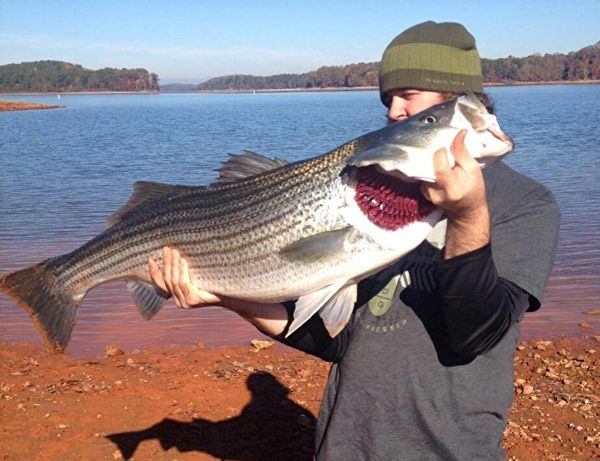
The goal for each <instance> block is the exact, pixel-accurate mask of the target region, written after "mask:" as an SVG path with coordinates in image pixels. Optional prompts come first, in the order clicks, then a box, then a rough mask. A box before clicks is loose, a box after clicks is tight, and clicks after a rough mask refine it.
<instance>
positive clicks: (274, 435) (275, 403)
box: [106, 372, 316, 461]
mask: <svg viewBox="0 0 600 461" xmlns="http://www.w3.org/2000/svg"><path fill="white" fill-rule="evenodd" d="M246 384H247V386H248V389H249V390H250V392H251V394H252V400H251V401H250V403H248V404H247V405H246V406H245V407H244V408H243V409H242V411H241V412H240V414H239V415H238V416H235V417H232V418H229V419H225V420H222V421H216V422H213V421H209V420H207V419H204V418H193V420H192V421H191V422H182V421H176V420H173V419H169V418H165V419H163V420H162V421H161V422H159V423H157V424H155V425H153V426H150V427H148V428H147V429H142V430H139V431H132V432H121V433H115V434H109V435H107V436H106V438H108V439H109V440H111V441H112V442H113V443H115V444H116V445H117V447H118V449H119V450H120V452H121V454H122V456H123V457H124V458H125V459H131V457H132V456H133V455H134V453H135V451H136V450H137V448H138V446H139V445H140V443H142V442H143V441H145V440H153V439H156V440H158V441H159V442H160V444H161V446H162V448H163V450H169V449H170V448H172V447H176V448H177V450H179V451H180V452H189V451H198V452H205V453H208V454H210V455H212V456H214V457H216V458H219V459H230V460H240V461H263V460H265V461H266V460H294V461H304V460H306V461H308V460H312V459H313V455H312V453H313V443H314V436H315V423H316V419H315V417H314V416H313V415H312V413H311V412H310V411H308V410H307V409H306V408H304V407H302V406H300V405H298V404H296V403H295V402H293V401H292V400H290V399H289V398H288V395H289V393H290V390H289V389H288V388H287V387H285V386H284V385H282V384H281V383H280V382H279V381H278V380H277V379H276V378H275V377H274V376H273V375H271V374H270V373H263V372H259V373H253V374H251V375H250V376H248V378H247V380H246Z"/></svg>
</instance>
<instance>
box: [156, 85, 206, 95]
mask: <svg viewBox="0 0 600 461" xmlns="http://www.w3.org/2000/svg"><path fill="white" fill-rule="evenodd" d="M196 86H198V84H197V83H166V84H163V85H161V86H160V92H161V93H189V92H192V91H194V90H195V89H196Z"/></svg>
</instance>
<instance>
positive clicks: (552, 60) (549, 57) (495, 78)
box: [196, 42, 600, 91]
mask: <svg viewBox="0 0 600 461" xmlns="http://www.w3.org/2000/svg"><path fill="white" fill-rule="evenodd" d="M482 71H483V78H484V82H486V83H496V84H498V83H502V84H514V83H520V82H527V83H531V82H561V81H582V80H583V81H585V80H600V42H598V43H596V44H595V45H591V46H587V47H585V48H582V49H580V50H579V51H573V52H570V53H568V54H560V53H554V54H544V55H541V54H534V55H531V56H526V57H524V58H517V57H514V56H509V57H507V58H499V59H485V58H484V59H482ZM378 73H379V63H378V62H370V63H358V64H349V65H345V66H323V67H320V68H319V69H317V70H314V71H311V72H307V73H304V74H279V75H272V76H268V77H260V76H254V75H226V76H221V77H216V78H212V79H210V80H207V81H206V82H204V83H201V84H199V85H198V86H197V87H196V90H199V91H210V90H216V91H218V90H220V91H224V90H225V91H226V90H264V89H310V88H352V87H362V86H377V85H378Z"/></svg>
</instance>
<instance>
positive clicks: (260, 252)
mask: <svg viewBox="0 0 600 461" xmlns="http://www.w3.org/2000/svg"><path fill="white" fill-rule="evenodd" d="M465 107H468V108H469V110H465V109H464V108H465ZM423 114H425V115H424V116H420V117H412V118H410V119H407V120H405V121H403V122H399V123H396V124H393V125H389V126H387V127H385V128H383V129H381V130H377V131H374V132H371V133H368V134H366V135H364V136H362V137H359V138H357V139H354V140H352V141H350V142H348V143H346V144H344V145H342V146H340V147H338V148H337V149H334V150H332V151H330V152H329V153H327V154H325V155H322V156H318V157H314V158H312V159H308V160H304V161H300V162H296V163H293V164H288V165H286V164H284V162H282V161H279V160H276V159H275V160H274V159H268V158H266V157H262V156H260V155H258V154H254V153H250V152H247V153H245V154H243V155H240V156H232V158H231V159H230V161H228V162H226V163H225V165H224V166H223V168H222V170H221V182H219V183H218V184H215V185H210V186H197V187H194V186H177V185H167V184H157V183H147V182H146V183H144V182H140V183H136V184H135V186H134V193H133V194H132V196H131V198H130V199H129V201H128V202H127V203H126V204H125V205H124V206H123V207H122V208H121V209H120V210H118V211H117V212H116V213H115V214H114V215H112V216H111V217H109V219H108V221H107V224H108V227H107V229H106V230H105V231H104V232H103V233H101V234H99V235H98V236H96V237H95V238H93V239H92V240H90V241H89V242H87V243H85V244H84V245H82V246H81V247H79V248H77V249H76V250H74V251H72V252H71V253H68V254H65V255H62V256H58V257H56V258H51V259H48V260H46V261H43V262H41V263H39V264H38V265H35V266H32V267H30V268H26V269H23V270H20V271H17V272H14V273H12V274H8V275H5V276H3V277H2V278H0V291H2V292H3V293H5V294H7V295H8V296H9V297H10V298H11V299H13V300H14V301H15V302H16V303H17V304H19V305H20V306H22V307H24V308H25V309H26V310H27V311H28V312H29V313H30V314H31V315H32V318H33V319H34V322H35V323H36V325H37V326H38V327H39V328H40V329H41V330H42V332H43V334H44V336H45V337H46V338H47V339H48V340H49V342H50V344H51V345H52V346H53V347H54V348H55V349H57V350H63V349H64V347H65V346H66V345H67V343H68V341H69V339H70V336H71V332H72V329H73V325H74V324H75V321H76V318H77V312H78V308H79V305H80V304H81V302H82V300H83V298H84V297H85V295H86V293H87V292H88V291H89V290H90V289H92V288H93V287H95V286H97V285H100V284H103V283H106V282H108V281H111V280H118V279H126V280H129V283H128V287H129V289H130V291H131V293H132V296H133V298H134V302H135V303H136V305H137V306H138V308H139V310H140V313H141V314H142V315H143V316H144V318H146V319H148V318H151V317H152V316H153V315H155V314H156V312H158V311H159V310H160V308H161V307H162V305H163V304H164V302H165V301H166V295H165V293H163V292H161V291H160V290H157V289H156V288H155V287H153V286H152V285H151V284H150V277H149V272H148V260H149V258H155V259H157V260H160V259H161V254H162V249H163V247H165V246H167V245H174V246H176V247H177V248H179V249H180V251H181V252H182V254H183V255H184V257H185V258H186V259H187V261H188V263H189V268H190V275H191V278H192V280H193V281H194V282H196V283H197V284H198V285H199V286H201V287H202V288H203V289H205V290H207V291H210V292H214V293H215V294H219V295H226V296H228V297H232V298H239V299H245V300H248V301H255V302H280V301H286V300H297V301H296V311H295V313H294V321H293V322H292V324H291V325H290V327H289V329H288V332H289V334H291V333H292V332H293V331H295V330H296V329H297V328H298V327H299V326H300V325H302V324H303V323H304V322H305V321H306V320H308V318H310V316H312V315H313V314H314V313H315V312H317V311H318V312H320V315H321V316H322V317H323V321H324V324H325V326H326V328H327V329H328V331H329V332H330V334H331V335H332V336H335V335H336V334H337V333H338V332H339V331H340V330H341V328H343V326H344V325H345V324H346V322H347V321H348V319H349V318H350V315H351V313H352V308H353V306H354V301H355V300H356V284H357V283H358V281H359V280H361V279H362V278H364V277H367V276H368V275H370V274H372V273H374V272H376V271H378V270H380V269H381V268H383V267H385V266H386V265H388V264H389V263H391V262H393V261H395V260H397V259H398V258H400V257H401V256H402V255H404V254H406V253H407V252H408V251H410V250H411V249H413V248H414V247H416V246H417V245H418V244H419V243H420V242H421V241H422V240H423V239H424V238H425V237H426V236H427V234H428V232H429V231H430V229H431V228H432V227H433V225H434V224H435V222H436V221H437V220H438V219H439V216H440V215H441V211H439V210H434V209H433V207H432V210H431V211H432V212H431V213H430V214H427V216H420V214H423V215H425V214H426V213H420V214H419V213H406V215H407V216H408V217H407V218H406V220H405V221H406V222H403V225H402V226H399V228H398V229H394V230H389V229H385V228H383V227H380V226H379V225H378V219H379V218H378V219H373V222H372V218H373V216H375V215H378V214H379V212H378V211H374V210H371V211H369V212H364V210H361V208H360V207H359V204H358V203H357V199H358V201H359V202H360V201H361V200H363V199H364V197H363V198H360V197H361V195H360V193H357V192H356V191H357V190H358V189H359V188H360V187H359V188H358V189H357V187H358V186H357V185H359V179H360V175H359V174H358V171H361V169H363V168H364V167H370V168H372V167H371V165H380V166H381V167H382V168H383V169H384V170H385V169H387V170H397V171H398V172H401V173H402V174H404V175H406V176H408V177H411V176H410V175H411V174H412V173H410V171H413V170H414V171H416V172H417V174H418V175H420V177H427V176H428V175H429V177H431V174H432V173H431V171H432V168H433V167H432V156H433V152H435V150H436V149H438V148H439V147H440V145H441V146H442V147H443V146H446V147H449V145H450V142H451V141H452V139H453V138H454V136H456V134H457V133H458V132H459V130H460V129H462V128H466V129H468V130H470V131H469V132H470V133H473V136H475V138H473V139H474V140H478V139H479V138H481V142H482V145H483V144H484V140H485V142H489V140H488V138H486V136H488V133H486V128H485V126H487V125H489V126H490V127H491V128H490V130H489V131H490V133H491V132H492V131H493V132H494V133H495V134H494V136H496V137H498V133H500V134H501V135H502V136H505V135H504V134H503V133H502V132H501V131H500V130H499V128H498V127H497V125H496V124H495V118H494V117H493V116H490V115H489V114H487V111H485V108H482V106H481V104H480V103H478V101H477V100H476V99H475V98H474V97H472V96H465V97H461V98H458V99H456V100H453V101H449V102H447V103H444V104H440V105H438V106H435V107H433V108H431V109H429V110H428V111H425V112H424V113H423ZM461 117H462V118H461ZM490 117H491V118H490ZM431 120H435V121H436V124H434V125H431V123H430V121H431ZM482 121H483V122H485V123H483V122H482ZM486 124H487V125H486ZM474 126H477V127H478V128H477V129H475V128H474ZM482 126H484V128H481V127H482ZM502 136H501V137H502ZM484 138H485V139H484ZM507 139H509V138H507ZM507 139H500V141H499V142H498V145H497V146H496V147H495V148H494V149H488V150H489V152H487V153H486V154H485V155H484V156H485V157H498V156H501V155H503V154H505V153H506V152H508V151H509V150H510V149H511V148H512V142H509V141H507ZM415 152H418V153H419V155H415ZM373 171H375V170H373ZM378 174H381V175H382V177H381V178H379V177H377V175H378ZM370 175H371V176H370V177H371V179H372V184H374V185H375V186H376V188H377V190H380V189H381V190H384V193H385V197H386V200H389V203H398V204H401V205H402V204H406V199H404V198H402V197H400V196H398V191H400V190H402V189H401V188H398V187H396V185H397V184H396V183H394V181H401V180H400V179H398V178H396V177H391V176H388V175H387V174H385V173H382V172H378V173H373V172H371V173H370ZM361 187H362V186H361ZM369 187H370V186H369ZM363 189H364V188H363ZM364 190H367V189H364ZM378 193H379V192H378ZM382 196H383V195H382ZM363 201H364V200H363ZM361 203H362V202H361ZM361 206H364V203H362V205H361ZM408 208H410V207H408ZM415 211H416V210H415ZM369 214H371V216H369ZM389 219H391V218H389ZM389 219H388V220H389ZM379 221H380V220H379Z"/></svg>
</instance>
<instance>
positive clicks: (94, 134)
mask: <svg viewBox="0 0 600 461" xmlns="http://www.w3.org/2000/svg"><path fill="white" fill-rule="evenodd" d="M489 93H490V94H491V95H492V97H493V99H494V100H495V102H496V109H497V114H498V117H499V119H500V122H501V125H502V127H503V128H504V130H505V131H506V132H507V133H509V134H510V135H511V136H512V137H513V138H514V140H515V141H516V144H517V149H516V150H515V152H513V153H512V154H511V155H509V156H508V157H507V158H506V162H507V163H508V164H510V165H511V166H513V167H514V168H516V169H517V170H519V171H522V172H523V173H525V174H527V175H529V176H531V177H533V178H535V179H537V180H539V181H541V182H543V183H544V184H546V185H547V186H548V187H549V188H550V189H551V190H552V191H553V192H554V193H555V195H556V197H557V199H558V202H559V204H560V207H561V211H562V223H561V244H560V248H559V252H558V257H557V261H556V264H555V268H554V271H553V273H552V276H551V280H550V283H549V286H548V289H547V291H546V297H545V300H544V305H543V307H542V309H541V310H540V311H538V312H537V313H535V314H531V315H528V316H527V318H526V321H525V324H524V336H525V337H534V336H536V337H537V336H544V337H556V336H560V335H573V334H591V333H593V334H596V335H597V334H600V316H591V315H586V314H584V313H585V312H587V311H594V310H600V301H599V300H598V299H599V295H600V231H599V229H600V180H599V178H598V171H599V170H600V148H599V147H598V145H599V143H598V140H599V139H600V123H599V122H600V117H599V115H600V113H599V109H598V108H599V107H600V85H573V86H566V85H565V86H535V87H512V88H491V89H489ZM1 99H10V100H15V101H31V102H42V103H56V102H57V98H56V96H55V95H49V96H4V97H2V98H1ZM58 103H60V104H62V105H65V106H66V107H65V108H63V109H58V110H43V111H22V112H5V113H0V274H3V273H6V272H9V271H12V270H16V269H18V268H22V267H24V266H26V265H29V264H33V263H36V262H39V261H40V260H42V259H44V258H47V257H50V256H56V255H58V254H61V253H64V252H67V251H70V250H72V249H74V248H75V247H77V246H79V245H80V244H82V243H83V242H85V241H86V240H87V239H89V238H91V237H92V236H94V235H96V234H97V233H98V232H100V231H101V230H102V226H103V222H104V219H105V218H106V216H108V215H109V214H111V213H112V212H114V211H115V210H116V209H117V208H119V206H120V205H122V204H123V203H124V202H125V201H126V200H127V198H128V197H129V194H130V192H131V187H132V184H133V183H134V182H135V181H137V180H142V179H143V180H150V181H159V182H167V183H179V184H193V185H198V184H205V183H208V182H212V181H213V180H214V179H215V173H214V171H213V170H214V169H215V168H217V167H218V166H219V163H220V162H221V161H223V160H224V159H226V158H227V153H229V152H232V153H237V152H240V151H241V150H243V149H249V150H254V151H257V152H260V153H263V154H265V155H268V156H277V157H281V158H284V159H286V160H289V161H293V160H298V159H303V158H307V157H310V156H314V155H317V154H322V153H325V152H326V151H328V150H331V149H332V148H335V147H336V146H338V145H340V144H342V143H344V142H346V141H348V140H350V139H352V138H354V137H356V136H359V135H361V134H364V133H366V132H368V131H371V130H374V129H377V128H380V127H382V126H383V125H384V124H385V112H384V110H383V109H384V108H383V106H381V104H380V102H379V99H378V94H377V93H376V92H372V91H368V92H323V93H291V94H283V93H273V94H270V93H269V94H256V95H253V94H236V95H225V94H214V95H213V94H210V95H209V94H153V95H62V96H61V99H60V101H58ZM581 322H587V323H589V324H591V325H592V329H585V330H582V329H581V328H580V327H579V324H580V323H581ZM254 337H260V335H259V334H258V333H257V332H256V331H255V330H254V329H253V327H251V326H249V325H247V324H246V323H245V322H244V321H243V320H241V319H239V318H238V317H237V316H236V315H235V314H232V313H230V312H228V311H225V310H223V309H220V308H205V309H195V310H182V309H177V308H176V307H175V306H174V305H173V304H172V303H168V304H167V306H166V307H165V308H164V309H163V310H162V311H161V312H160V313H159V314H158V315H157V317H156V318H154V319H153V320H152V321H150V322H145V321H143V320H141V319H140V318H139V316H138V314H137V312H136V309H135V307H134V306H133V304H132V303H131V301H130V299H129V296H128V294H127V291H126V289H125V287H124V284H123V283H122V282H115V283H111V284H108V285H105V286H102V287H99V288H97V289H95V290H93V291H91V292H90V294H89V295H88V297H86V299H85V301H84V303H83V306H82V308H81V310H80V314H79V320H78V324H77V326H76V328H75V330H74V333H73V338H72V341H71V344H70V347H69V353H71V354H101V353H102V352H103V350H104V346H105V345H106V344H108V343H114V344H117V345H120V346H121V347H124V348H126V349H134V348H142V347H146V346H148V345H166V344H171V343H178V344H185V345H188V344H193V343H195V342H197V341H202V342H204V343H205V344H209V345H222V344H240V343H241V342H245V341H247V340H249V339H252V338H254ZM23 340H26V341H36V342H37V341H40V339H39V334H38V333H37V331H36V330H35V328H34V327H33V326H32V323H31V321H30V319H29V318H28V316H27V315H26V314H25V313H24V311H22V310H21V309H20V308H18V307H16V306H15V305H13V304H12V303H11V302H10V301H8V299H7V298H6V297H4V296H1V295H0V341H23Z"/></svg>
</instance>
